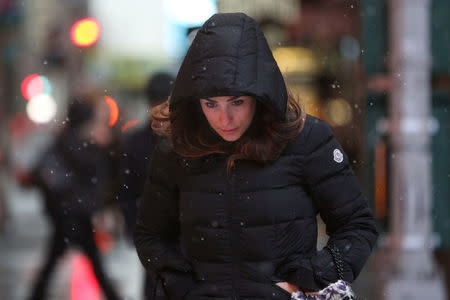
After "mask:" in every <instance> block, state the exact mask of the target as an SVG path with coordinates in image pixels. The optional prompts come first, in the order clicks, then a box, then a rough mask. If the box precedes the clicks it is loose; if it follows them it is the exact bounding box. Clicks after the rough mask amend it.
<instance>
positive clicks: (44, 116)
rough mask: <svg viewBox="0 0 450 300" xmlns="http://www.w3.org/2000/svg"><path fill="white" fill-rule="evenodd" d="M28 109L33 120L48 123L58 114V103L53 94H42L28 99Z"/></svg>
mask: <svg viewBox="0 0 450 300" xmlns="http://www.w3.org/2000/svg"><path fill="white" fill-rule="evenodd" d="M26 110H27V115H28V117H29V118H30V120H32V121H33V122H36V123H48V122H49V121H50V120H51V119H53V118H54V117H55V115H56V103H55V100H54V99H53V97H52V96H50V95H46V94H40V95H37V96H35V97H33V98H31V99H30V101H28V103H27V107H26Z"/></svg>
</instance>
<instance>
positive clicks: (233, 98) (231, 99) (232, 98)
mask: <svg viewBox="0 0 450 300" xmlns="http://www.w3.org/2000/svg"><path fill="white" fill-rule="evenodd" d="M239 97H240V96H232V97H231V98H230V99H228V100H227V102H230V101H233V100H236V99H237V98H239ZM204 100H207V101H211V102H217V101H216V100H213V99H210V98H204Z"/></svg>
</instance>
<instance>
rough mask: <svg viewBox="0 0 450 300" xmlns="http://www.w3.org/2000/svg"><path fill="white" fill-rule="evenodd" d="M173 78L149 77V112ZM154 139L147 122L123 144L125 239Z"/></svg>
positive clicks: (147, 294) (147, 288)
mask: <svg viewBox="0 0 450 300" xmlns="http://www.w3.org/2000/svg"><path fill="white" fill-rule="evenodd" d="M173 80H174V78H173V76H172V75H170V74H169V73H166V72H158V73H155V74H153V75H152V76H151V77H150V78H149V80H148V83H147V85H146V88H145V96H146V100H147V101H148V107H149V111H151V109H152V108H153V107H155V106H157V105H159V104H161V103H163V102H164V101H166V100H167V98H168V97H169V94H170V92H171V91H172V86H173ZM158 138H159V137H158V136H157V135H156V134H155V133H154V132H153V129H152V127H151V122H150V120H149V121H148V122H147V123H145V124H144V125H143V126H141V127H140V128H138V129H136V130H135V131H133V132H131V133H130V134H128V135H127V136H126V137H125V140H124V142H123V149H124V155H123V156H122V158H121V160H120V162H121V167H120V170H121V172H120V193H119V197H118V199H119V204H120V206H121V209H122V212H123V215H124V219H125V225H126V231H127V233H128V237H129V238H130V239H132V236H133V232H134V227H135V224H136V215H137V206H138V202H139V197H140V196H141V194H142V191H143V189H144V184H145V179H146V178H147V167H148V163H149V159H150V156H151V154H152V152H153V149H154V147H155V144H156V143H157V140H158ZM152 282H153V280H152V278H151V276H150V275H146V276H145V279H144V298H145V299H146V300H149V299H152V294H151V291H152V289H153V283H152Z"/></svg>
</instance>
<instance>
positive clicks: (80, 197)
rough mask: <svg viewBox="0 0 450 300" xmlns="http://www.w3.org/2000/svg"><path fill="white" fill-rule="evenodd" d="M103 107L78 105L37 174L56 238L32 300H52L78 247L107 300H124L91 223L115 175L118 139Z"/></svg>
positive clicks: (71, 109) (74, 104)
mask: <svg viewBox="0 0 450 300" xmlns="http://www.w3.org/2000/svg"><path fill="white" fill-rule="evenodd" d="M100 107H101V104H100V103H99V104H96V103H89V102H87V101H80V100H74V101H72V102H71V103H70V105H69V109H68V116H67V117H68V121H67V124H66V127H65V128H64V129H63V131H62V133H61V134H60V135H59V136H58V137H57V138H56V139H55V142H54V143H53V144H52V145H51V146H50V147H49V149H48V150H47V151H45V153H44V154H43V155H42V156H41V158H40V160H39V162H38V164H37V165H36V166H35V167H34V168H33V171H32V173H31V174H32V175H31V177H32V180H33V183H34V184H35V185H36V186H37V187H38V188H40V189H41V191H42V193H43V198H44V202H45V211H46V213H47V215H48V216H49V219H50V222H51V225H52V228H53V234H52V236H51V239H50V243H49V248H48V252H47V254H46V258H45V262H44V264H43V266H42V269H41V270H40V273H39V274H38V276H37V279H36V282H35V283H34V286H33V288H32V291H31V294H30V297H29V299H33V300H37V299H46V296H45V293H46V290H47V286H48V283H49V280H50V276H51V274H52V272H53V269H54V267H55V266H56V264H57V262H58V260H59V258H61V256H62V255H63V254H64V253H65V251H66V250H67V249H68V247H69V246H76V247H78V248H79V249H80V250H81V251H82V252H83V253H84V254H85V255H86V256H87V257H88V258H89V260H90V261H91V263H92V267H93V271H94V273H95V276H96V277H97V280H98V282H99V284H100V286H101V288H102V290H103V292H104V295H105V297H106V299H108V300H116V299H120V297H119V295H118V294H117V292H116V291H115V290H114V287H113V286H112V284H111V282H110V281H109V279H108V278H107V275H106V273H105V271H104V268H103V267H102V264H101V260H100V253H99V251H98V249H97V246H96V244H95V241H94V237H93V232H94V228H93V225H92V223H91V220H92V216H93V214H94V213H95V212H96V211H97V210H98V209H99V208H100V207H101V206H102V203H103V201H104V200H105V198H106V196H107V194H108V187H109V185H110V183H111V180H113V178H112V174H114V172H113V170H112V166H113V165H114V164H113V162H112V159H110V158H109V156H108V152H109V149H108V145H110V142H111V138H112V135H111V132H110V129H109V128H108V125H107V119H106V120H105V114H104V113H101V109H100Z"/></svg>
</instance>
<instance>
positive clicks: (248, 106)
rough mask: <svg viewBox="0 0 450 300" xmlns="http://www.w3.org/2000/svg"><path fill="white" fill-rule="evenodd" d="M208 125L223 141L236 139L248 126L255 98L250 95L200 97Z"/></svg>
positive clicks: (250, 121) (253, 110)
mask: <svg viewBox="0 0 450 300" xmlns="http://www.w3.org/2000/svg"><path fill="white" fill-rule="evenodd" d="M200 105H201V107H202V111H203V113H204V114H205V117H206V119H207V120H208V123H209V125H210V126H211V127H212V129H214V131H215V132H217V134H218V135H220V136H221V137H222V138H223V139H224V140H225V141H228V142H234V141H237V140H238V139H239V138H240V137H241V136H242V135H243V134H244V133H245V131H246V130H247V129H248V128H249V127H250V124H251V123H252V120H253V116H254V115H255V107H256V100H255V99H254V98H253V97H251V96H219V97H211V98H206V99H200Z"/></svg>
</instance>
